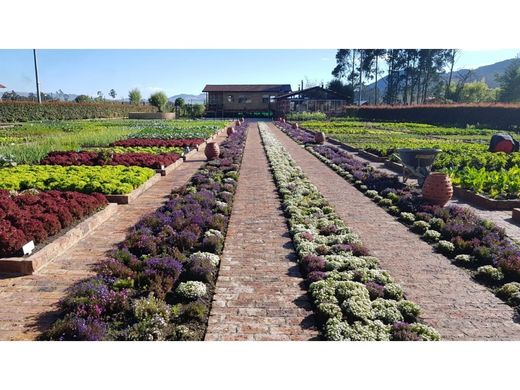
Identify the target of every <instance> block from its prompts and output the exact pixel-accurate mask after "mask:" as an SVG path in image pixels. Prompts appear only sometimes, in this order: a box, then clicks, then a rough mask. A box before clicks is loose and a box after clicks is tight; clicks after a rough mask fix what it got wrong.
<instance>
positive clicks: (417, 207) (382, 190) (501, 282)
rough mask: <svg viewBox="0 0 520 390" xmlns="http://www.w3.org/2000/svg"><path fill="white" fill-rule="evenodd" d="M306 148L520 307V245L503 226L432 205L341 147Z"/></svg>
mask: <svg viewBox="0 0 520 390" xmlns="http://www.w3.org/2000/svg"><path fill="white" fill-rule="evenodd" d="M307 150H309V151H310V152H311V153H312V154H314V155H315V156H316V157H317V158H319V159H320V160H321V161H323V162H324V163H325V164H327V165H328V166H329V167H331V168H332V169H333V170H334V171H336V172H337V173H338V174H339V175H340V176H342V177H343V178H344V179H345V180H347V181H349V182H351V183H352V184H354V186H356V187H357V188H358V189H359V190H360V191H361V192H363V193H365V195H366V196H368V197H370V198H371V199H372V200H373V201H374V202H375V203H377V204H378V205H380V206H381V207H383V208H385V210H386V211H387V212H389V213H390V214H392V215H394V216H395V217H396V218H397V219H398V220H399V221H400V222H401V223H403V224H405V225H407V226H409V228H410V229H411V230H412V231H413V232H415V233H417V234H419V235H421V237H422V238H423V239H424V240H425V241H427V242H429V243H430V244H432V245H433V246H434V247H435V249H436V250H437V251H438V252H440V253H442V254H444V255H445V256H446V257H448V258H449V259H450V260H451V261H452V262H453V264H455V265H457V266H460V267H463V268H465V269H467V270H468V271H469V272H470V273H471V275H472V276H473V278H474V279H475V280H476V281H478V282H480V283H483V284H484V285H486V286H487V287H488V288H490V289H491V290H492V291H493V292H494V293H495V294H496V295H497V296H498V297H499V298H501V299H503V300H504V301H505V302H506V303H508V304H509V305H511V306H513V307H515V308H516V310H517V311H519V310H520V248H519V247H518V245H516V244H515V243H513V242H512V241H511V240H510V239H509V238H508V237H507V236H506V235H505V232H504V230H503V229H501V228H498V227H496V226H495V225H494V224H493V223H492V222H490V221H487V220H483V219H481V218H479V217H478V216H477V215H476V214H474V213H473V212H472V211H471V210H469V209H467V208H465V207H459V206H449V207H439V206H432V205H430V204H428V203H427V202H426V201H425V200H424V199H423V198H422V196H421V192H420V190H418V189H416V188H413V187H411V186H407V185H405V184H403V183H401V182H400V181H399V179H398V176H395V175H388V174H386V173H384V172H381V171H379V170H377V169H374V168H373V167H371V166H370V165H368V164H367V163H365V162H361V161H360V160H359V159H357V158H355V157H354V156H352V155H351V154H349V153H347V152H345V151H344V150H342V149H340V148H337V147H334V146H330V145H313V146H309V147H308V148H307Z"/></svg>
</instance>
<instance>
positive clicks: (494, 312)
mask: <svg viewBox="0 0 520 390" xmlns="http://www.w3.org/2000/svg"><path fill="white" fill-rule="evenodd" d="M269 128H270V130H271V131H272V133H273V134H274V135H275V136H276V138H277V139H278V140H279V141H280V142H281V143H282V145H283V146H284V147H285V148H286V150H287V151H288V152H289V153H290V154H291V156H292V158H293V159H294V160H295V162H296V164H297V165H298V166H299V167H300V168H301V169H302V170H303V172H304V173H305V175H306V176H307V177H308V178H309V179H310V181H311V182H312V183H313V184H314V185H315V186H316V187H317V188H318V190H319V191H320V193H321V194H322V195H323V196H324V197H325V198H326V200H327V201H328V202H329V203H330V204H331V205H332V206H333V207H334V208H335V210H336V212H337V214H338V215H339V217H340V218H341V219H342V220H344V221H345V222H346V223H347V225H348V226H349V227H351V228H352V230H353V231H355V232H357V233H358V235H359V236H360V238H361V240H362V241H363V242H364V244H365V245H366V246H367V247H368V249H369V250H370V252H371V253H372V254H373V255H374V256H376V257H378V258H379V260H380V265H381V267H382V268H384V269H386V270H387V271H388V272H389V273H390V274H391V275H392V276H393V277H394V279H396V282H398V283H399V284H400V285H401V286H402V287H403V289H404V292H405V294H406V296H407V298H408V299H410V300H411V301H413V302H415V303H417V304H418V305H419V306H420V307H421V309H422V315H421V318H422V319H424V320H425V321H426V322H427V323H428V324H429V325H431V326H433V327H434V328H435V329H436V330H437V331H439V333H440V334H441V336H442V337H443V339H444V340H520V325H519V324H517V323H515V322H513V321H512V318H513V315H514V311H513V309H512V308H511V307H509V306H507V305H505V304H504V303H503V302H502V301H501V300H500V299H498V298H497V297H495V296H494V295H493V293H491V292H490V291H489V290H487V289H486V287H484V286H482V285H479V284H477V283H475V282H474V281H473V280H471V278H470V276H469V275H468V274H467V273H466V272H465V271H464V270H462V269H459V268H457V267H456V266H454V265H452V264H451V263H450V262H449V261H448V260H447V259H446V258H445V257H444V256H443V255H441V254H438V253H434V252H433V250H432V247H431V246H430V245H429V244H427V243H426V242H424V241H422V240H420V238H419V237H417V236H416V235H415V234H414V233H412V232H410V231H409V230H408V229H407V228H406V227H405V226H404V225H402V224H401V223H400V222H398V221H396V220H395V219H394V218H393V217H392V216H391V215H389V214H388V213H386V211H384V210H383V209H382V208H380V207H379V206H377V205H376V204H374V203H373V202H372V201H371V200H370V199H369V198H368V197H366V196H365V195H363V194H362V193H360V192H359V191H358V190H357V189H356V188H355V187H353V186H352V185H351V184H349V183H348V182H347V181H345V180H344V179H343V178H341V177H340V176H339V175H337V174H336V173H335V172H334V171H333V170H332V169H330V168H329V167H327V166H326V165H325V164H324V163H322V162H320V161H319V160H318V159H317V158H315V157H314V156H312V155H311V154H310V153H309V152H307V151H306V150H305V149H303V148H302V147H301V146H299V145H298V144H296V142H294V141H293V140H292V139H290V138H289V137H288V136H287V135H286V134H284V133H283V132H281V131H280V130H279V129H277V128H276V127H275V126H274V125H273V124H269Z"/></svg>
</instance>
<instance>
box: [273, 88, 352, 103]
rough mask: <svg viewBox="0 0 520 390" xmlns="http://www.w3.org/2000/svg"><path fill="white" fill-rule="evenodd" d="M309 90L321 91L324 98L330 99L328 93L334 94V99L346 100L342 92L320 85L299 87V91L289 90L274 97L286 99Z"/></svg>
mask: <svg viewBox="0 0 520 390" xmlns="http://www.w3.org/2000/svg"><path fill="white" fill-rule="evenodd" d="M309 92H320V93H323V94H324V97H325V99H330V97H329V96H330V95H332V96H334V98H335V99H336V100H346V99H347V98H346V96H343V95H342V94H340V93H338V92H336V91H332V90H330V89H327V88H323V87H320V86H315V87H310V88H306V89H301V90H299V91H294V92H290V93H286V94H283V95H279V96H277V97H276V99H287V98H290V97H292V96H296V95H305V94H307V93H309Z"/></svg>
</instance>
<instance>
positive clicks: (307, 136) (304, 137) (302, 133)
mask: <svg viewBox="0 0 520 390" xmlns="http://www.w3.org/2000/svg"><path fill="white" fill-rule="evenodd" d="M276 125H277V126H278V127H280V128H281V129H282V130H283V131H284V132H286V133H287V134H288V135H289V136H290V137H291V138H294V139H295V140H297V141H298V142H300V143H302V144H307V143H314V134H313V133H311V132H309V131H306V130H303V129H300V128H298V129H293V128H292V125H291V124H289V123H287V122H276Z"/></svg>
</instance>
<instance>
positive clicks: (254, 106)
mask: <svg viewBox="0 0 520 390" xmlns="http://www.w3.org/2000/svg"><path fill="white" fill-rule="evenodd" d="M202 92H205V93H206V116H208V117H225V116H227V117H229V116H242V115H243V116H257V115H258V116H261V115H264V116H271V115H273V110H274V108H275V105H276V100H275V99H276V97H277V96H279V95H282V94H286V93H289V92H291V86H290V85H289V84H236V85H233V84H227V85H209V84H208V85H206V86H205V87H204V89H203V90H202Z"/></svg>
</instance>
